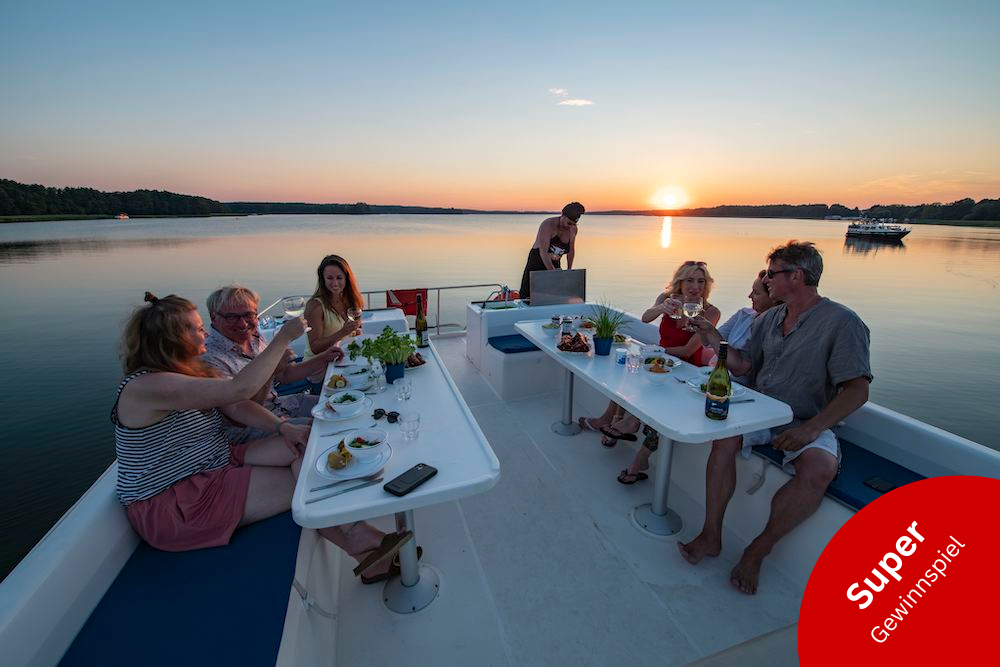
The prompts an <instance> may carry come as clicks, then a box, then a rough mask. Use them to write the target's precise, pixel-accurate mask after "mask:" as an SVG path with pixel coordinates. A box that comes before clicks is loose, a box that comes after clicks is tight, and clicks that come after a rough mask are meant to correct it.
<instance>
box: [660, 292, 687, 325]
mask: <svg viewBox="0 0 1000 667" xmlns="http://www.w3.org/2000/svg"><path fill="white" fill-rule="evenodd" d="M683 302H684V295H683V294H671V295H670V296H669V297H668V298H667V300H666V301H664V302H663V305H665V306H666V307H667V308H668V310H667V314H668V315H670V319H672V320H679V319H681V304H682V303H683Z"/></svg>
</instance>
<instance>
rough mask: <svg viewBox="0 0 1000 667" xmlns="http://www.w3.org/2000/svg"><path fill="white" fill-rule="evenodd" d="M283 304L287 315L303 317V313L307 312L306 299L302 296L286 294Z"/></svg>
mask: <svg viewBox="0 0 1000 667" xmlns="http://www.w3.org/2000/svg"><path fill="white" fill-rule="evenodd" d="M281 305H282V306H283V307H284V309H285V317H302V313H304V312H306V300H305V299H303V298H302V297H301V296H286V297H285V298H284V299H282V300H281Z"/></svg>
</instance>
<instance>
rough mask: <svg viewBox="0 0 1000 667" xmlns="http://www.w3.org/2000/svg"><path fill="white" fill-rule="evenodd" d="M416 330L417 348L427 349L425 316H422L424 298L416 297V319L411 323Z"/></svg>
mask: <svg viewBox="0 0 1000 667" xmlns="http://www.w3.org/2000/svg"><path fill="white" fill-rule="evenodd" d="M413 327H414V328H415V329H416V330H417V347H427V316H426V315H425V314H424V298H423V296H422V295H420V294H418V295H417V319H416V321H415V322H414V323H413Z"/></svg>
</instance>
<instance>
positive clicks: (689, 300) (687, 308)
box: [684, 296, 704, 331]
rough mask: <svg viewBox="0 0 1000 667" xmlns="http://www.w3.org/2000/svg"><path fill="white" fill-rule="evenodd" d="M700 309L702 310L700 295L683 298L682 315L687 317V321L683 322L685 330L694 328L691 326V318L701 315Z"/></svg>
mask: <svg viewBox="0 0 1000 667" xmlns="http://www.w3.org/2000/svg"><path fill="white" fill-rule="evenodd" d="M702 310H704V305H703V301H702V298H701V297H700V296H697V297H690V296H689V297H685V298H684V317H686V318H688V321H687V322H686V323H685V324H684V330H685V331H694V330H695V329H694V327H692V326H691V318H693V317H698V316H699V315H701V311H702Z"/></svg>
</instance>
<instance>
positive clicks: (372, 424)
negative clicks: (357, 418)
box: [319, 422, 375, 438]
mask: <svg viewBox="0 0 1000 667" xmlns="http://www.w3.org/2000/svg"><path fill="white" fill-rule="evenodd" d="M362 428H375V422H372V423H371V424H370V425H368V426H367V427H365V426H352V427H351V428H342V429H340V430H339V431H333V432H332V433H324V434H323V435H321V436H319V437H321V438H329V437H330V436H331V435H340V434H341V433H347V432H348V431H354V430H357V429H362Z"/></svg>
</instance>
